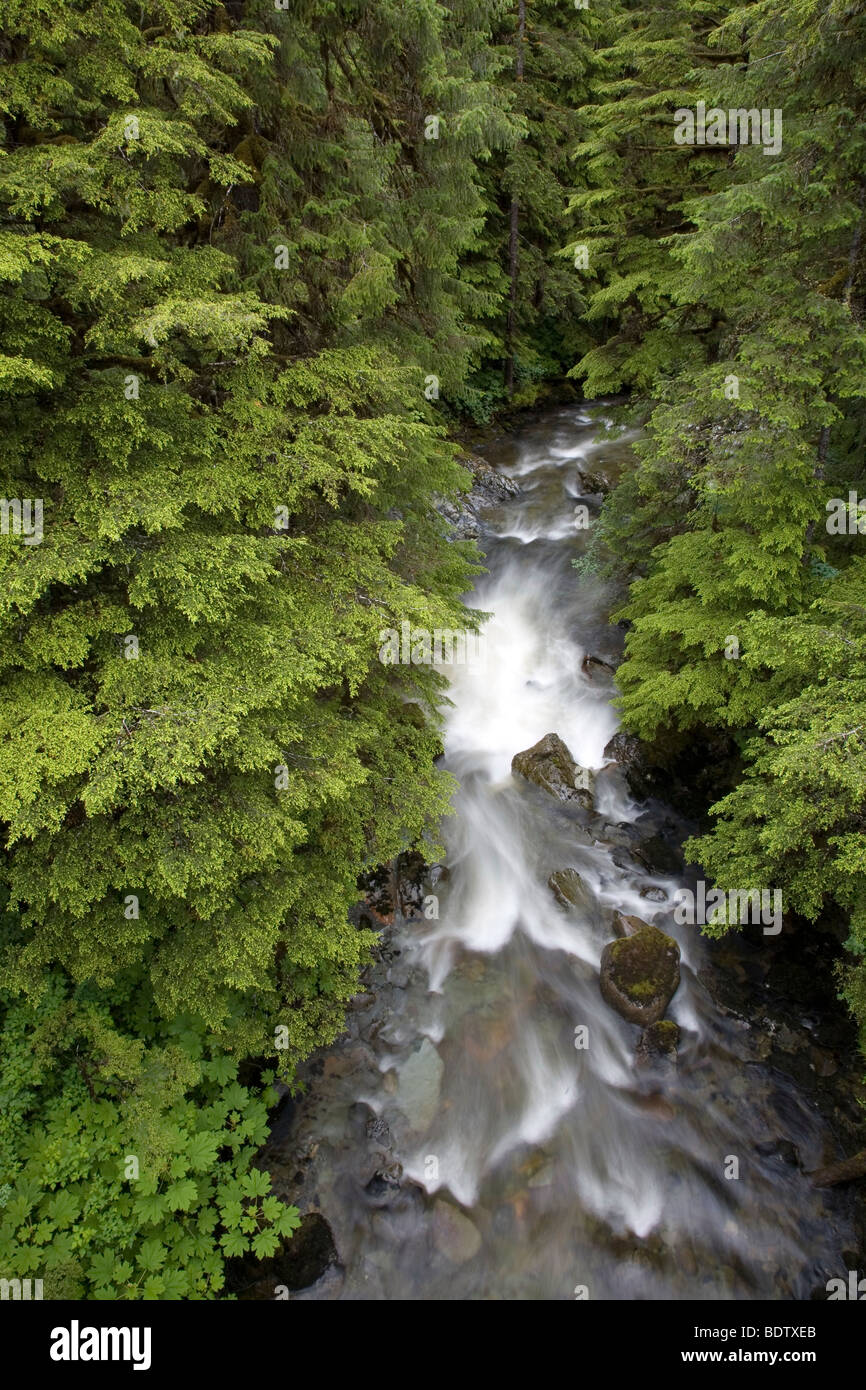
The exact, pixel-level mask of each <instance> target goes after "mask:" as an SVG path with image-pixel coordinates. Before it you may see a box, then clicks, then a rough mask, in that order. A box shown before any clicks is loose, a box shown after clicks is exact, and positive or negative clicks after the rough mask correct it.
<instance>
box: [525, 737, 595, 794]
mask: <svg viewBox="0 0 866 1390" xmlns="http://www.w3.org/2000/svg"><path fill="white" fill-rule="evenodd" d="M511 771H512V773H515V772H516V773H519V774H520V775H521V776H522V777H525V778H526V779H527V781H529V782H534V783H535V785H536V786H537V787H541V788H542V790H543V791H546V792H549V793H550V795H551V796H555V797H556V798H557V799H558V800H559V801H577V802H579V803H580V805H581V806H585V807H586V808H587V809H588V810H590V811H591V810H592V806H593V802H592V793H593V786H594V781H595V779H594V777H593V774H592V773H591V772H590V771H589V770H588V769H587V768H583V767H579V766H578V765H577V763H576V762H575V761H574V759H573V758H572V756H571V754H570V753H569V751H568V749H567V748H566V746H565V744H564V743H563V741H562V739H561V738H560V737H559V735H558V734H545V735H544V738H542V739H539V741H538V743H536V744H535V745H534V746H533V747H532V748H527V749H526V750H525V751H524V752H522V753H515V755H514V757H513V758H512V760H511Z"/></svg>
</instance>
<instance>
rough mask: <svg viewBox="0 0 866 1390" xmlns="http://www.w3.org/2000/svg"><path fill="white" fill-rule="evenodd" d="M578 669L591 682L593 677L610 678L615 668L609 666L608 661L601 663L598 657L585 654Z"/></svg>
mask: <svg viewBox="0 0 866 1390" xmlns="http://www.w3.org/2000/svg"><path fill="white" fill-rule="evenodd" d="M580 669H581V671H582V672H583V674H584V675H585V676H588V677H589V679H590V680H592V678H593V676H606V677H610V676H612V675H613V674H614V671H615V668H614V667H613V666H611V664H610V662H609V661H602V659H601V657H600V656H591V655H590V653H589V652H587V654H586V656H585V657H584V658H583V661H582V662H581V663H580Z"/></svg>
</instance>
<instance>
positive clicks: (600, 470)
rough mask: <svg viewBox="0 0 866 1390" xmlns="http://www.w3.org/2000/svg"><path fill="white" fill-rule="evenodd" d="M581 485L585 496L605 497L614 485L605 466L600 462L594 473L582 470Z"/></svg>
mask: <svg viewBox="0 0 866 1390" xmlns="http://www.w3.org/2000/svg"><path fill="white" fill-rule="evenodd" d="M580 485H581V487H582V489H583V492H584V494H587V495H589V496H602V497H604V496H605V495H606V493H608V492H610V489H611V486H612V483H611V479H610V477H609V476H608V473H607V470H606V468H605V466H604V464H603V463H601V462H600V461H599V463H598V464H596V466H595V468H593V469H592V471H590V470H589V469H584V468H582V469H581V470H580Z"/></svg>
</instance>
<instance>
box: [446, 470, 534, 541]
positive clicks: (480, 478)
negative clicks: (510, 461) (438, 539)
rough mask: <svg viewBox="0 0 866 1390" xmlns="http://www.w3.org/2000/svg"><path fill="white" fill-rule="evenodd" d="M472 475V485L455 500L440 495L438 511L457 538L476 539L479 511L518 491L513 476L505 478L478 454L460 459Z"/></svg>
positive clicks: (498, 503)
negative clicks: (452, 528)
mask: <svg viewBox="0 0 866 1390" xmlns="http://www.w3.org/2000/svg"><path fill="white" fill-rule="evenodd" d="M460 462H461V463H462V465H463V467H464V468H468V470H469V472H470V473H471V474H472V488H471V491H470V492H468V493H464V494H463V495H461V496H460V497H459V498H458V499H457V500H456V501H454V500H452V499H445V498H440V500H439V501H438V502H437V504H436V506H437V510H438V512H439V513H440V515H441V516H444V517H445V518H446V520H447V521H450V522H451V525H452V526H453V527H454V536H455V539H456V540H477V539H478V535H479V532H480V529H481V519H480V513H481V512H482V511H484V510H485V508H487V507H496V506H500V505H501V504H502V503H503V502H507V501H508V500H509V499H510V498H512V497H516V496H517V495H518V493H519V492H520V487H519V485H518V484H517V483H516V482H515V481H514V479H513V478H507V477H506V476H505V474H504V473H500V472H498V471H497V469H495V468H493V467H492V465H491V464H489V463H488V462H487V460H486V459H483V458H481V457H479V455H478V454H468V455H466V456H465V457H464V458H461V459H460Z"/></svg>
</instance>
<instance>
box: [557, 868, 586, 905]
mask: <svg viewBox="0 0 866 1390" xmlns="http://www.w3.org/2000/svg"><path fill="white" fill-rule="evenodd" d="M547 886H548V888H549V889H550V890H551V892H552V893H553V896H554V897H555V898H556V901H557V902H558V903H561V904H562V906H563V907H584V906H586V905H588V903H589V901H590V894H589V890H588V889H587V886H586V884H585V883H584V881H583V879H582V878H581V876H580V874H579V873H578V872H577V869H557V870H556V872H555V873H552V874H551V875H550V878H549V879H548V880H547Z"/></svg>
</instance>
